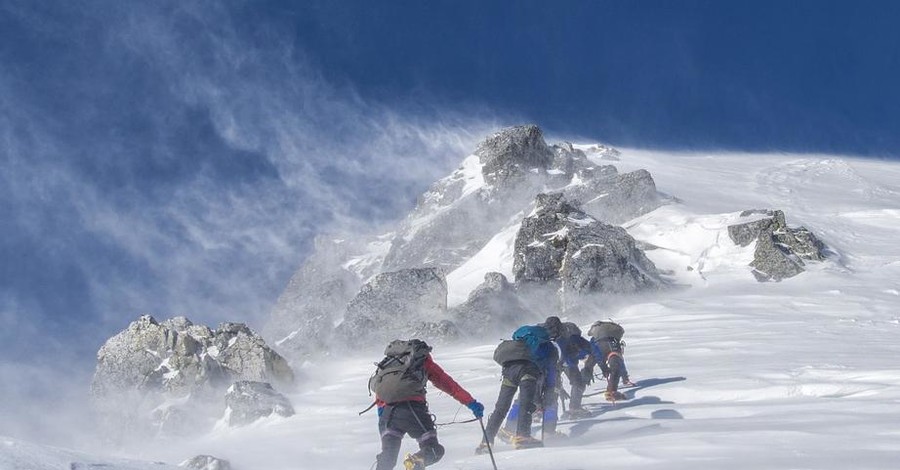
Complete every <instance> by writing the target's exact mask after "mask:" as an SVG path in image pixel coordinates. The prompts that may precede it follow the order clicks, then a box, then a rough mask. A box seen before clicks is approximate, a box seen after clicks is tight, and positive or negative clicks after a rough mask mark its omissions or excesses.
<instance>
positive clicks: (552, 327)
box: [540, 315, 562, 339]
mask: <svg viewBox="0 0 900 470" xmlns="http://www.w3.org/2000/svg"><path fill="white" fill-rule="evenodd" d="M540 326H543V327H544V328H545V329H546V330H547V333H550V338H551V339H556V338H558V337H559V335H560V334H561V333H562V320H560V319H559V317H557V316H555V315H554V316H549V317H547V319H546V320H544V323H541V325H540Z"/></svg>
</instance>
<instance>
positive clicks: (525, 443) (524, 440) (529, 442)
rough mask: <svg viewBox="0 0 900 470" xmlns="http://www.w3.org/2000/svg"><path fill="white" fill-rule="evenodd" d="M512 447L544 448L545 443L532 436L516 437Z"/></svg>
mask: <svg viewBox="0 0 900 470" xmlns="http://www.w3.org/2000/svg"><path fill="white" fill-rule="evenodd" d="M512 445H513V447H514V448H516V449H532V448H534V447H544V443H543V442H541V440H540V439H535V438H533V437H531V436H516V437H514V438H513V440H512Z"/></svg>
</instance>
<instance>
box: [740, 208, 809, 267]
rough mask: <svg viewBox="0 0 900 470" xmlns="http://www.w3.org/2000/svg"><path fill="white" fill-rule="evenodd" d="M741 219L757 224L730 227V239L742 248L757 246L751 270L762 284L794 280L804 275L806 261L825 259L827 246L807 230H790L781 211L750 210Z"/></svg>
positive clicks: (743, 213) (750, 223) (801, 228)
mask: <svg viewBox="0 0 900 470" xmlns="http://www.w3.org/2000/svg"><path fill="white" fill-rule="evenodd" d="M741 217H742V218H748V219H751V218H752V219H754V220H750V221H748V222H744V223H740V224H734V225H730V226H729V227H728V236H729V237H730V238H731V240H732V241H733V242H734V243H735V244H737V245H739V246H748V245H750V244H751V243H753V242H756V249H755V250H754V252H753V261H752V262H751V263H750V266H751V267H753V275H754V277H756V280H757V281H759V282H766V281H781V280H783V279H787V278H790V277H794V276H796V275H798V274H800V273H802V272H803V271H804V260H806V261H822V260H824V259H825V258H826V251H827V248H826V247H825V245H824V244H823V243H822V242H821V241H820V240H819V239H818V238H817V237H816V236H815V235H814V234H813V233H812V232H810V231H809V230H807V229H806V228H805V227H798V228H792V227H788V226H787V223H786V222H785V217H784V212H782V211H780V210H774V211H773V210H747V211H744V212H742V213H741Z"/></svg>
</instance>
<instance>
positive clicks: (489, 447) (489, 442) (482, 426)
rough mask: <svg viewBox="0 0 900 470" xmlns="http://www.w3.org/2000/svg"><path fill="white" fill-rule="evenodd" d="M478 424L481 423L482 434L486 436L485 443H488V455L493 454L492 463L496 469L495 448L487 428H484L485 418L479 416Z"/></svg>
mask: <svg viewBox="0 0 900 470" xmlns="http://www.w3.org/2000/svg"><path fill="white" fill-rule="evenodd" d="M478 424H480V425H481V435H482V436H484V443H485V444H487V450H488V455H490V456H491V465H493V466H494V470H497V461H496V460H494V450H493V449H491V440H490V439H488V435H487V430H486V429H484V420H483V419H481V418H478Z"/></svg>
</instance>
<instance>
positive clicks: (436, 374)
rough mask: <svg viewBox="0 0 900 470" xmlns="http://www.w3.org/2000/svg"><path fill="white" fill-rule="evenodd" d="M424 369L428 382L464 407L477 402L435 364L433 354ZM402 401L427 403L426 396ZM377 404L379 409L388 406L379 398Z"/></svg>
mask: <svg viewBox="0 0 900 470" xmlns="http://www.w3.org/2000/svg"><path fill="white" fill-rule="evenodd" d="M422 367H423V368H424V369H425V375H426V376H427V377H428V381H429V382H431V383H433V384H434V386H435V387H437V388H438V389H439V390H441V391H442V392H444V393H446V394H448V395H450V396H451V397H453V398H455V399H456V401H458V402H460V403H462V404H463V405H468V404H469V403H472V402H473V401H475V399H474V398H472V395H469V392H467V391H465V389H463V388H462V387H461V386H460V385H459V384H458V383H456V381H455V380H453V377H450V376H449V375H447V373H446V372H444V369H441V366H439V365H437V363H436V362H434V359H432V358H431V354H429V355H428V356H426V357H425V363H424V364H423V365H422ZM401 401H425V395H414V396H411V397H409V398H407V399H405V400H401ZM375 404H376V405H377V406H378V407H379V408H381V407H383V406H384V405H386V403H385V402H384V401H382V400H381V399H380V398H378V397H375Z"/></svg>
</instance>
